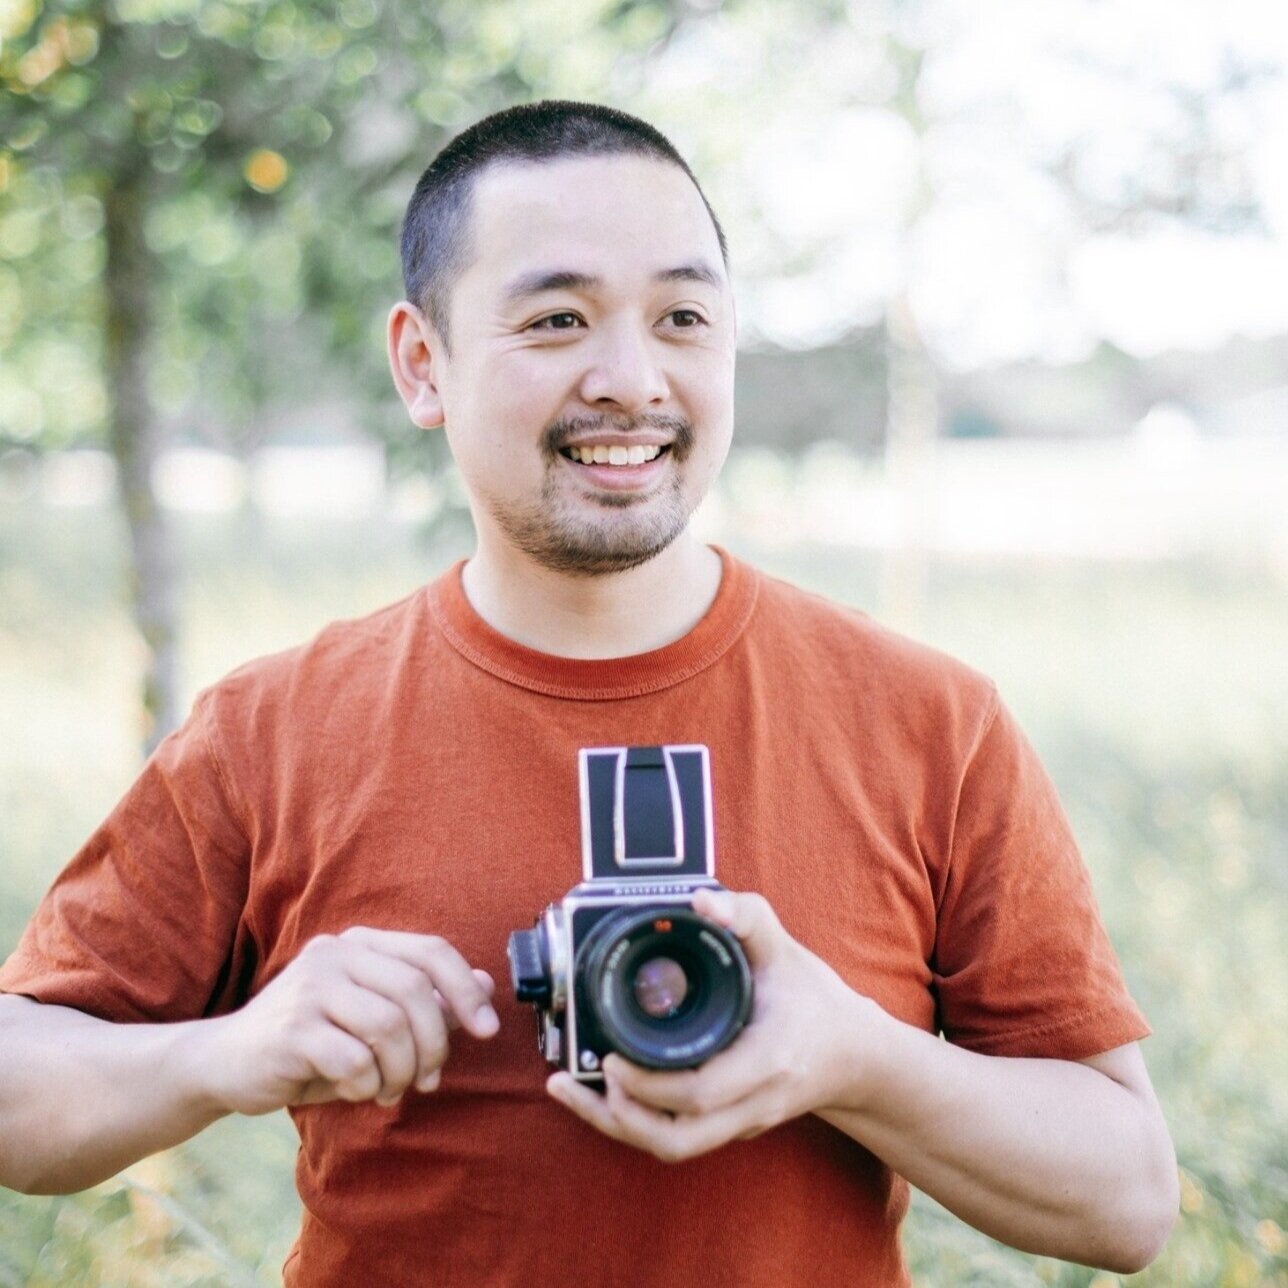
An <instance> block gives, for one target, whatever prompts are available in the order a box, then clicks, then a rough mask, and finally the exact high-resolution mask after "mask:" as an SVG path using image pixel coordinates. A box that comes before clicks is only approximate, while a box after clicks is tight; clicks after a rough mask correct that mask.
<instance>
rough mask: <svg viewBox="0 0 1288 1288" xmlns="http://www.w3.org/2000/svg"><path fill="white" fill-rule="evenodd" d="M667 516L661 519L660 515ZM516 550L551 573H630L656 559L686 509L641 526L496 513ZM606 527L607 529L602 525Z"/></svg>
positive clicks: (683, 521) (677, 531) (684, 517)
mask: <svg viewBox="0 0 1288 1288" xmlns="http://www.w3.org/2000/svg"><path fill="white" fill-rule="evenodd" d="M664 517H665V518H666V519H667V520H669V521H665V522H659V521H658V520H661V519H663V518H664ZM496 518H497V521H498V523H499V524H500V526H501V528H502V530H503V531H504V532H505V535H506V538H507V539H508V541H509V542H510V544H511V545H512V546H514V547H515V549H517V550H521V551H522V552H523V553H524V554H526V555H527V556H528V557H529V558H531V559H532V560H534V561H535V562H536V563H538V564H540V565H541V567H543V568H546V569H549V570H550V571H551V572H558V573H564V574H566V575H569V576H577V577H604V576H608V575H611V574H612V573H619V572H629V571H630V570H631V569H632V568H638V567H640V566H641V565H642V564H646V563H648V561H649V560H650V559H655V558H656V557H657V556H658V555H660V554H661V553H662V551H663V550H665V549H666V548H667V547H668V546H669V545H670V544H671V543H672V542H673V541H674V540H675V539H676V538H677V537H678V536H679V535H680V534H681V533H682V532H683V531H684V529H685V528H686V527H687V526H688V522H689V516H688V515H687V514H679V513H676V514H673V515H670V516H655V517H654V522H653V523H650V524H648V525H644V526H636V525H629V524H627V525H620V526H619V527H618V530H616V531H613V530H612V528H613V525H611V524H606V525H604V526H603V527H598V526H594V525H590V524H586V525H573V524H565V525H559V524H553V525H552V524H548V523H545V522H541V521H531V520H528V521H525V520H524V519H522V518H520V517H517V516H514V515H506V516H504V517H502V516H500V515H498V516H496ZM605 529H607V530H605Z"/></svg>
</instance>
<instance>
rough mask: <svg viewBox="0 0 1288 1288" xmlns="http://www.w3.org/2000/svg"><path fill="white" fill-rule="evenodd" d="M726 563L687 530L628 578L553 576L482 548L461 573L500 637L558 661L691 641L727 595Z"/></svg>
mask: <svg viewBox="0 0 1288 1288" xmlns="http://www.w3.org/2000/svg"><path fill="white" fill-rule="evenodd" d="M720 572H721V564H720V556H719V555H718V554H717V553H716V552H715V551H714V550H712V549H711V547H710V546H707V545H703V544H702V542H700V541H699V540H698V539H697V538H696V537H694V536H692V534H691V533H690V532H689V531H688V530H687V529H686V530H685V531H684V532H683V533H682V534H681V535H680V536H679V537H677V538H676V540H675V541H673V542H672V543H671V544H670V545H669V546H667V548H666V549H665V550H663V551H662V552H661V554H659V555H656V556H655V557H654V558H652V559H650V560H649V561H648V562H647V563H643V564H640V565H639V566H638V567H637V568H631V569H629V570H628V571H626V572H618V573H606V574H604V575H602V576H595V577H586V576H573V575H570V574H568V573H560V572H553V571H551V570H550V569H548V568H543V567H541V566H540V565H539V564H536V563H534V562H533V561H532V559H531V558H529V557H528V556H527V555H524V554H520V553H518V552H517V551H514V550H512V549H509V548H505V549H502V550H495V549H492V548H490V547H489V546H487V545H484V544H482V543H481V544H480V547H479V549H478V550H477V551H476V552H475V554H474V556H473V557H472V558H471V559H470V560H469V561H468V562H467V563H466V565H465V568H464V570H463V572H462V582H461V584H462V586H463V587H464V590H465V597H466V598H467V599H468V600H469V601H470V604H471V605H472V607H473V608H474V611H475V612H476V613H478V615H479V616H480V617H481V618H482V619H483V620H484V621H485V622H487V624H488V625H489V626H491V627H492V629H493V630H495V631H499V632H500V633H501V634H502V635H505V636H507V637H508V638H510V639H512V640H514V641H515V642H516V643H518V644H523V645H526V646H527V647H528V648H532V649H536V650H538V651H539V652H541V653H551V654H554V655H555V656H557V657H576V658H609V657H628V656H630V655H631V654H634V653H647V652H649V651H650V650H652V649H656V648H662V647H663V646H664V645H667V644H670V643H673V642H674V641H675V640H678V639H679V638H680V637H681V636H683V635H687V634H688V633H689V631H691V630H692V629H693V628H694V627H695V626H696V625H697V624H698V622H699V621H700V620H701V619H702V617H703V616H704V615H705V614H706V611H707V609H709V608H710V607H711V604H712V601H713V600H714V599H715V597H716V592H717V590H719V588H720Z"/></svg>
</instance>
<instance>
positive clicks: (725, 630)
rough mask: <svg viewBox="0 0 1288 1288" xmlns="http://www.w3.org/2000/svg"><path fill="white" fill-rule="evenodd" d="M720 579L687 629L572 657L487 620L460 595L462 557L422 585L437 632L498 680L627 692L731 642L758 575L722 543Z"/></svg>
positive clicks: (678, 674) (669, 677)
mask: <svg viewBox="0 0 1288 1288" xmlns="http://www.w3.org/2000/svg"><path fill="white" fill-rule="evenodd" d="M712 549H713V550H714V551H715V552H716V553H717V554H718V555H719V556H720V563H721V574H720V586H719V589H718V590H717V591H716V597H715V599H714V600H713V601H712V602H711V606H710V607H709V608H708V609H707V611H706V613H705V614H704V615H703V617H702V618H701V620H700V621H699V622H698V623H697V625H695V626H694V627H693V629H692V630H690V631H689V632H688V633H687V634H685V635H682V636H681V637H680V638H679V639H677V640H673V641H672V642H671V643H670V644H665V645H663V646H662V647H661V648H656V649H650V650H649V651H648V652H647V653H634V654H631V655H630V656H628V657H613V658H591V659H587V658H572V657H559V656H558V655H556V654H553V653H542V652H539V651H538V650H536V649H532V648H528V647H526V646H525V645H523V644H519V643H517V642H516V641H514V640H512V639H510V638H509V636H507V635H502V634H501V632H500V631H497V630H495V629H494V628H493V627H491V626H489V625H488V623H487V622H485V621H484V620H483V618H482V617H480V616H479V615H478V613H477V612H476V611H475V609H474V606H473V605H472V604H471V603H470V601H469V599H468V598H467V597H466V594H465V589H464V586H463V584H462V581H461V570H462V569H463V568H464V567H465V562H466V561H465V560H464V559H461V560H459V561H458V562H457V563H455V564H453V565H452V567H451V568H449V569H448V570H447V571H446V572H445V573H443V574H442V575H441V576H440V577H438V578H437V579H436V580H435V581H432V582H430V584H429V586H428V587H427V588H426V591H427V595H428V599H429V607H430V612H431V613H432V614H433V618H434V621H435V623H436V624H437V626H438V628H439V630H440V631H441V632H442V633H443V636H444V638H445V639H446V640H447V641H448V643H450V644H451V646H452V647H453V648H454V649H455V650H456V651H457V652H458V653H459V654H460V655H461V656H462V657H464V658H466V659H467V660H468V661H470V662H472V663H473V664H474V665H475V666H478V667H481V668H482V669H483V670H484V671H488V672H490V673H491V674H492V675H495V676H497V677H498V678H499V679H502V680H506V681H508V682H509V683H511V684H517V685H520V686H521V687H523V688H525V689H532V690H534V691H536V692H538V693H546V694H550V695H552V696H555V697H562V698H580V699H585V700H596V699H598V700H604V699H610V698H630V697H636V696H639V695H640V694H644V693H654V692H656V691H657V690H659V689H665V688H669V687H670V686H671V685H673V684H678V683H680V681H682V680H686V679H688V678H689V677H690V676H693V675H696V674H697V673H698V672H699V671H703V670H705V669H706V668H707V667H708V666H710V665H711V664H712V663H713V662H715V661H716V660H717V659H718V658H720V657H721V656H723V655H724V654H725V653H726V652H727V651H728V650H729V649H730V648H731V647H732V646H733V644H734V643H735V642H736V640H737V639H738V637H739V635H741V633H742V631H743V629H744V628H745V627H746V625H747V623H748V621H750V620H751V614H752V611H753V610H754V608H755V605H756V593H757V589H758V586H757V575H756V570H755V569H754V568H752V567H751V565H749V564H746V563H743V562H742V561H741V560H740V559H735V558H734V557H733V555H731V554H730V553H729V552H728V551H727V550H725V549H724V548H723V547H721V546H717V545H713V546H712Z"/></svg>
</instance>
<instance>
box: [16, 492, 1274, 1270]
mask: <svg viewBox="0 0 1288 1288" xmlns="http://www.w3.org/2000/svg"><path fill="white" fill-rule="evenodd" d="M118 522H119V521H118V520H115V519H114V518H113V517H112V516H111V515H108V514H104V513H102V512H99V511H92V510H90V511H77V512H63V513H61V514H58V515H53V514H51V513H49V512H47V511H42V510H40V509H39V508H37V507H35V506H22V507H19V506H11V507H10V508H9V509H8V510H5V511H0V725H3V726H4V727H6V728H12V729H14V730H17V731H20V732H21V734H22V737H21V738H13V739H10V740H8V742H6V743H5V744H4V745H3V746H0V853H3V854H4V855H5V856H6V863H5V864H4V865H3V868H2V869H0V951H4V950H7V948H8V946H10V945H12V943H13V942H14V941H15V940H16V938H17V935H18V933H19V932H20V930H21V927H22V925H23V924H24V922H25V920H26V918H27V916H28V915H29V913H30V910H31V908H32V907H33V906H34V904H35V903H36V901H37V899H38V898H39V897H40V895H41V893H42V892H43V890H44V889H45V887H46V886H47V884H48V882H49V881H50V879H51V878H52V877H53V875H54V873H55V872H56V871H57V870H58V869H59V868H60V867H61V866H62V864H63V863H65V862H66V859H67V857H68V856H69V855H70V853H71V852H72V850H73V848H74V847H75V846H76V845H77V844H79V842H80V841H81V840H82V839H83V838H84V836H85V835H87V834H88V832H89V831H90V829H91V828H92V827H93V826H94V825H95V824H96V823H97V822H98V821H99V820H100V819H101V818H102V817H103V816H104V815H105V814H106V812H107V810H108V809H109V808H110V807H111V805H112V804H113V803H114V801H115V800H116V799H117V797H118V796H119V795H120V793H121V792H122V791H123V790H124V788H125V786H126V784H127V783H128V782H129V781H130V779H131V778H132V777H133V776H134V774H135V773H136V772H137V768H138V764H137V760H136V758H135V756H136V752H135V747H134V743H133V739H132V738H131V737H130V735H129V726H128V719H129V715H130V712H131V708H132V704H131V701H130V691H131V683H132V681H131V669H130V668H131V642H130V627H129V622H128V619H127V618H126V616H125V615H124V613H123V612H122V611H121V609H120V608H119V607H118V606H117V605H116V602H115V599H114V596H113V594H112V586H113V582H114V580H115V579H116V578H117V577H118V576H119V573H120V567H121V565H120V558H121V556H120V551H119V543H118V542H116V541H115V540H104V528H105V525H107V528H108V535H112V525H114V524H116V523H118ZM183 540H184V542H185V545H186V547H187V549H188V552H189V555H190V557H191V560H192V563H193V565H194V567H195V568H196V569H197V570H198V572H197V575H196V577H195V579H194V583H193V585H192V588H191V590H190V593H189V596H188V599H187V602H186V604H185V612H184V616H185V620H186V624H187V626H188V629H187V630H186V631H185V638H186V639H187V640H189V641H190V642H189V644H188V646H187V655H186V663H187V674H188V677H189V684H188V692H189V693H191V691H192V690H193V689H194V688H195V687H196V686H198V685H199V684H204V683H207V682H209V681H210V680H213V679H214V678H216V677H217V676H218V675H220V674H222V673H224V672H225V671H227V670H228V669H230V668H231V667H233V666H234V665H236V664H238V663H239V662H241V661H244V660H245V659H246V658H248V657H250V656H253V655H254V654H257V653H261V652H266V651H269V650H272V649H276V648H279V647H284V646H286V645H288V644H291V643H294V642H296V641H299V640H301V639H303V638H306V637H307V636H308V635H309V634H311V633H312V632H313V631H314V630H315V629H316V628H317V627H318V626H320V625H321V624H322V623H323V622H324V621H326V620H329V619H332V618H335V617H340V616H349V615H354V614H358V613H361V612H365V611H368V610H370V609H374V608H376V607H378V606H380V605H381V604H384V603H388V602H390V601H392V600H393V599H395V598H397V597H399V596H401V595H403V594H405V593H407V592H408V591H410V590H411V589H412V588H413V587H414V586H416V585H418V584H420V583H421V582H423V581H424V580H425V579H427V578H428V577H429V576H431V575H433V573H434V572H435V571H436V570H437V569H439V568H441V567H443V566H444V565H445V564H446V563H447V562H448V561H449V560H450V559H452V558H455V557H456V556H457V555H458V554H460V553H463V552H464V549H465V544H464V542H463V541H461V542H457V543H455V544H453V545H451V546H438V547H435V548H433V549H428V550H427V549H424V548H418V547H417V546H415V545H414V544H413V543H412V542H410V541H409V540H408V539H407V538H406V537H405V536H404V535H402V534H400V532H399V531H398V530H397V529H394V528H392V527H386V526H382V525H380V524H371V523H364V524H363V525H361V527H360V528H359V527H354V526H351V525H346V524H340V523H337V522H335V521H327V522H326V523H317V524H313V525H305V524H296V525H289V526H278V525H274V524H271V523H268V522H265V521H259V522H258V523H255V522H254V521H252V520H251V519H250V518H248V517H247V516H241V517H240V518H238V519H235V520H215V519H208V520H196V519H193V520H188V521H187V522H186V524H185V526H184V528H183ZM252 552H253V553H252ZM739 553H741V554H744V555H746V556H747V557H749V558H752V559H753V560H754V561H756V562H758V563H760V564H761V565H762V566H763V567H765V568H766V569H767V570H769V571H772V572H776V573H778V574H780V575H784V576H787V577H789V578H791V579H793V580H797V581H798V582H800V583H801V584H804V585H808V586H812V587H814V588H816V589H819V590H820V591H823V592H824V593H827V594H830V595H833V596H834V597H836V598H838V599H842V600H847V601H849V602H852V603H856V604H859V605H860V606H864V607H871V606H873V605H874V604H875V597H876V587H877V586H878V584H879V582H880V573H881V568H880V565H879V562H878V561H877V560H875V559H874V558H872V557H870V556H864V555H856V554H854V553H852V552H844V553H837V552H827V551H822V550H798V549H793V550H782V549H780V550H774V551H770V550H766V551H757V550H753V549H748V548H745V547H740V548H739ZM1282 596H1283V587H1282V585H1280V584H1277V583H1275V582H1273V581H1272V580H1271V579H1270V578H1269V577H1268V576H1267V575H1265V574H1258V575H1252V574H1237V573H1234V572H1231V571H1228V570H1222V569H1220V568H1211V567H1205V566H1200V565H1178V566H1171V567H1169V566H1156V567H1139V568H1137V567H1130V566H1124V567H1121V568H1107V567H1105V566H1102V565H1097V566H1090V565H1087V566H1079V565H1072V564H1066V565H1020V564H1004V565H997V566H989V565H985V564H951V565H950V564H938V565H935V566H934V567H933V568H932V570H931V580H930V589H929V597H928V602H929V614H928V617H927V619H926V621H925V623H924V625H923V628H922V629H921V630H920V631H919V632H918V633H919V634H920V635H922V636H923V637H924V638H926V639H928V640H929V641H930V642H932V643H935V644H937V645H939V646H940V647H943V648H946V649H948V650H949V651H950V652H953V653H955V654H956V655H957V656H959V657H961V658H963V659H964V660H966V661H968V662H970V663H972V664H973V665H975V666H977V667H979V668H980V669H982V670H984V671H985V672H987V673H988V674H990V675H992V676H993V677H994V678H995V679H996V680H997V682H998V684H999V686H1000V688H1001V690H1002V693H1003V695H1004V696H1005V697H1006V698H1007V699H1008V701H1009V702H1010V704H1011V706H1012V707H1013V709H1014V710H1015V711H1016V713H1017V715H1018V716H1019V718H1020V720H1021V722H1022V724H1023V725H1024V727H1025V728H1026V730H1028V731H1029V732H1030V735H1031V736H1032V738H1033V740H1034V742H1035V744H1036V745H1037V747H1038V750H1039V752H1040V754H1041V755H1042V757H1043V759H1044V761H1045V763H1046V764H1047V766H1048V768H1049V769H1050V771H1051V773H1052V776H1053V778H1054V779H1055V781H1056V784H1057V786H1058V788H1059V790H1060V793H1061V796H1062V799H1063V800H1064V801H1065V803H1066V806H1067V808H1068V811H1069V814H1070V816H1071V818H1072V821H1073V824H1074V829H1075V832H1076V833H1077V835H1078V837H1079V840H1080V842H1081V844H1082V848H1083V852H1084V854H1085V856H1086V859H1087V863H1088V867H1089V868H1090V870H1091V873H1092V877H1093V880H1094V884H1095V888H1096V892H1097V896H1098V898H1099V900H1100V904H1101V909H1102V912H1103V915H1104V918H1105V921H1106V923H1107V925H1108V927H1109V931H1110V934H1111V937H1112V939H1113V941H1114V944H1115V946H1116V948H1117V950H1118V953H1119V956H1120V958H1121V960H1122V962H1123V966H1124V970H1125V972H1126V974H1127V978H1128V982H1129V984H1130V986H1131V988H1132V991H1133V993H1134V995H1135V996H1136V997H1137V999H1138V1000H1139V1001H1140V1003H1141V1005H1142V1007H1143V1009H1144V1011H1145V1013H1146V1015H1147V1016H1148V1018H1149V1020H1150V1023H1151V1024H1152V1025H1153V1028H1154V1036H1153V1037H1151V1038H1150V1039H1148V1040H1147V1041H1146V1042H1145V1044H1144V1052H1145V1057H1146V1060H1147V1062H1148V1064H1149V1067H1150V1072H1151V1074H1152V1076H1153V1078H1154V1082H1155V1086H1156V1087H1157V1090H1158V1093H1159V1096H1160V1098H1161V1100H1162V1102H1163V1106H1164V1109H1165V1111H1166V1113H1167V1116H1168V1120H1169V1123H1170V1125H1171V1128H1172V1132H1173V1136H1174V1139H1175V1141H1176V1146H1177V1151H1178V1155H1179V1159H1180V1164H1181V1167H1182V1169H1183V1203H1184V1209H1185V1210H1184V1213H1183V1216H1182V1219H1181V1221H1180V1224H1179V1225H1178V1227H1177V1230H1176V1232H1175V1233H1174V1234H1173V1236H1172V1239H1171V1241H1170V1243H1169V1245H1168V1247H1167V1248H1166V1250H1165V1251H1164V1253H1163V1255H1162V1256H1161V1257H1160V1258H1159V1260H1158V1261H1157V1262H1156V1263H1155V1265H1154V1266H1153V1267H1151V1268H1150V1269H1149V1270H1148V1271H1146V1272H1145V1273H1144V1274H1142V1275H1140V1276H1137V1277H1135V1278H1134V1279H1132V1280H1130V1281H1129V1282H1133V1283H1139V1284H1141V1285H1151V1286H1155V1285H1156V1286H1157V1288H1208V1286H1209V1285H1221V1286H1226V1285H1228V1286H1230V1288H1270V1286H1271V1285H1282V1284H1284V1283H1285V1282H1288V1243H1286V1239H1285V1231H1288V1173H1286V1171H1285V1162H1284V1160H1285V1159H1288V1087H1286V1086H1285V1083H1284V1080H1283V1077H1282V1070H1283V1069H1284V1068H1285V1067H1288V997H1285V994H1284V990H1283V988H1282V981H1283V979H1284V978H1285V975H1286V973H1288V972H1286V968H1288V961H1286V960H1285V957H1286V955H1288V954H1286V951H1285V942H1284V938H1283V934H1282V925H1283V920H1284V912H1285V900H1286V897H1288V887H1286V885H1285V877H1284V873H1285V872H1286V871H1288V864H1286V863H1285V859H1288V791H1286V790H1285V782H1286V780H1288V735H1286V734H1285V731H1286V730H1288V619H1286V618H1285V617H1284V615H1283V613H1282V612H1280V611H1278V607H1277V605H1279V604H1280V603H1282ZM295 1144H296V1140H295V1136H294V1132H293V1130H292V1128H291V1126H290V1124H289V1122H288V1121H287V1120H286V1118H285V1117H284V1116H283V1115H273V1116H271V1117H270V1118H267V1119H228V1120H224V1121H222V1122H220V1123H217V1124H215V1126H213V1127H212V1128H210V1129H208V1130H207V1131H205V1132H203V1133H202V1134H201V1135H200V1136H198V1137H197V1138H196V1139H194V1140H193V1141H190V1142H188V1143H187V1144H186V1145H184V1146H182V1147H181V1148H179V1149H176V1150H172V1151H167V1152H166V1153H165V1154H162V1155H158V1156H156V1157H154V1158H153V1159H150V1160H145V1161H144V1163H142V1164H140V1165H139V1166H138V1167H136V1168H133V1169H130V1172H129V1176H128V1183H125V1184H123V1182H122V1181H121V1179H120V1178H118V1179H116V1180H113V1181H110V1182H107V1183H105V1184H104V1185H103V1186H99V1187H97V1188H96V1189H94V1190H92V1191H89V1192H87V1193H85V1194H81V1195H75V1196H70V1197H67V1198H49V1199H46V1198H26V1197H22V1196H17V1195H11V1194H7V1193H3V1192H0V1288H5V1286H6V1285H10V1284H14V1285H17V1284H24V1285H26V1284H33V1285H34V1284H41V1285H51V1286H52V1285H55V1284H65V1283H83V1284H86V1285H96V1284H104V1285H106V1284H112V1285H119V1284H131V1285H133V1284H139V1285H143V1284H158V1285H166V1288H170V1286H171V1285H178V1284H182V1283H200V1284H230V1283H240V1282H259V1283H276V1282H279V1269H280V1266H281V1263H282V1261H283V1259H284V1258H285V1256H286V1252H287V1250H288V1248H289V1246H290V1243H291V1241H292V1240H293V1238H294V1236H295V1233H296V1230H297V1229H298V1223H299V1215H300V1214H299V1202H298V1199H297V1198H296V1196H295V1193H294V1188H293V1174H292V1173H293V1166H292V1165H293V1159H294V1149H295ZM140 1186H142V1187H145V1188H142V1189H141V1188H139V1187H140ZM905 1248H906V1250H907V1254H908V1257H909V1261H910V1263H911V1265H912V1268H913V1273H914V1280H915V1282H916V1283H917V1284H919V1285H927V1286H928V1288H962V1286H964V1285H981V1286H982V1285H987V1286H988V1288H998V1286H1002V1285H1023V1286H1024V1288H1037V1286H1039V1285H1059V1286H1060V1288H1087V1286H1089V1285H1093V1286H1094V1288H1109V1286H1110V1285H1112V1284H1115V1283H1118V1282H1119V1278H1118V1277H1117V1276H1114V1275H1108V1274H1103V1273H1101V1274H1097V1273H1096V1272H1093V1271H1091V1270H1088V1269H1086V1268H1084V1267H1077V1266H1072V1265H1068V1264H1065V1263H1061V1262H1057V1261H1052V1260H1049V1259H1045V1258H1034V1257H1029V1256H1025V1255H1023V1254H1020V1253H1017V1252H1013V1251H1011V1250H1009V1249H1006V1248H1003V1247H1001V1246H1000V1245H999V1244H997V1243H994V1242H993V1241H992V1240H989V1239H987V1238H986V1237H984V1236H983V1235H980V1234H978V1233H976V1232H974V1231H973V1230H971V1229H969V1228H968V1227H967V1226H965V1225H963V1224H962V1223H961V1222H960V1221H958V1220H957V1219H956V1218H954V1217H952V1216H950V1215H949V1214H947V1213H945V1212H944V1211H943V1210H942V1209H940V1208H939V1207H937V1205H935V1204H934V1203H932V1202H930V1201H929V1200H927V1199H925V1198H924V1197H922V1196H917V1197H916V1198H915V1199H914V1204H913V1211H912V1214H911V1216H910V1217H909V1220H908V1223H907V1226H906V1230H905ZM234 1266H235V1267H238V1269H235V1270H234V1269H233V1268H232V1267H234Z"/></svg>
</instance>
